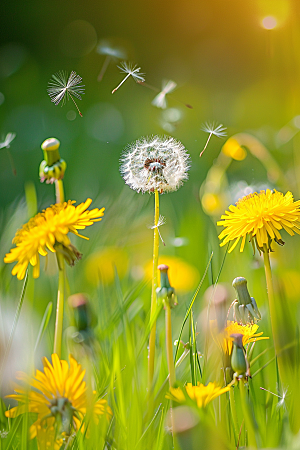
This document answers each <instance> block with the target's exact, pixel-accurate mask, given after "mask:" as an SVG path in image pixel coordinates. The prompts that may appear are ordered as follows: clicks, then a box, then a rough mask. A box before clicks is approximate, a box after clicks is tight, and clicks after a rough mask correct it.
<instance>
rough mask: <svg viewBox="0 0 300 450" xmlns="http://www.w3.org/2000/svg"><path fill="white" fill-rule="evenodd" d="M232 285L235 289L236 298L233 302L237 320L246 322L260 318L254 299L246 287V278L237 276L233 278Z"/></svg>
mask: <svg viewBox="0 0 300 450" xmlns="http://www.w3.org/2000/svg"><path fill="white" fill-rule="evenodd" d="M232 286H233V287H234V289H235V290H236V294H237V300H236V301H235V302H234V303H233V307H234V316H235V319H236V321H237V322H239V323H243V324H246V323H248V322H252V323H253V322H254V320H255V319H256V320H260V319H261V314H260V312H259V310H258V307H257V304H256V301H255V299H254V298H253V297H250V294H249V292H248V288H247V280H246V278H243V277H237V278H235V279H234V280H233V282H232Z"/></svg>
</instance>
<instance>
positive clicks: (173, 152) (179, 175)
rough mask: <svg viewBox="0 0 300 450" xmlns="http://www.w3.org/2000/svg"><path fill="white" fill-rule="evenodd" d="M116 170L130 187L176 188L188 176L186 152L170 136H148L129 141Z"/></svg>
mask: <svg viewBox="0 0 300 450" xmlns="http://www.w3.org/2000/svg"><path fill="white" fill-rule="evenodd" d="M121 162H122V165H121V168H120V171H121V173H122V176H123V178H124V180H125V183H126V184H128V185H129V186H130V187H131V189H134V190H135V191H137V192H140V191H142V192H143V193H144V192H155V191H156V190H157V191H158V192H159V193H161V194H162V193H164V192H172V191H176V190H177V189H178V188H179V187H180V186H181V185H182V183H183V181H184V180H186V179H187V178H188V170H189V167H190V166H189V155H188V153H187V151H186V150H185V148H184V146H183V145H182V144H181V142H179V141H176V140H175V139H174V138H172V137H170V136H168V137H163V138H161V137H159V136H152V137H150V138H142V139H140V140H138V141H136V142H133V143H132V144H130V145H129V146H128V147H127V148H126V149H125V151H124V154H123V156H122V159H121Z"/></svg>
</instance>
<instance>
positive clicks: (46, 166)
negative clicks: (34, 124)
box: [39, 138, 67, 184]
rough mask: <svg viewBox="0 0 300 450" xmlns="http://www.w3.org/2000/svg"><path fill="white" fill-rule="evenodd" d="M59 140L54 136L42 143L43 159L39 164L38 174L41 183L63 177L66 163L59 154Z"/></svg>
mask: <svg viewBox="0 0 300 450" xmlns="http://www.w3.org/2000/svg"><path fill="white" fill-rule="evenodd" d="M59 146H60V142H59V140H58V139H56V138H49V139H46V140H45V141H44V142H43V143H42V146H41V147H42V150H43V153H44V160H43V161H42V162H41V164H40V168H39V176H40V180H41V183H43V182H44V181H46V183H51V184H52V183H54V182H55V181H56V180H61V179H62V178H63V177H64V174H65V171H66V167H67V164H66V162H65V161H64V160H63V159H61V157H60V154H59V150H58V149H59Z"/></svg>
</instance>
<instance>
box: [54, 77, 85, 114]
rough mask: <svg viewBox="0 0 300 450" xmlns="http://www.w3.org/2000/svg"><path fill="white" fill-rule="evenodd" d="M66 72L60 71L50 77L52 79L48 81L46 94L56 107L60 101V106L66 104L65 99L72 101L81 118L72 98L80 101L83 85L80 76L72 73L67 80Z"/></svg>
mask: <svg viewBox="0 0 300 450" xmlns="http://www.w3.org/2000/svg"><path fill="white" fill-rule="evenodd" d="M67 77H68V75H67V72H64V71H61V72H57V73H55V74H54V75H52V79H51V80H50V81H49V84H48V89H47V92H48V94H49V96H50V98H51V102H53V103H54V104H55V105H58V104H59V103H60V102H61V100H62V106H63V105H64V104H65V103H66V99H68V100H69V98H71V100H72V101H73V103H74V105H75V106H76V108H77V111H78V113H79V115H80V116H81V117H82V114H81V112H80V111H79V108H78V106H77V103H76V102H75V100H74V98H73V96H75V97H77V98H78V99H79V100H81V94H84V85H82V84H80V83H81V80H82V78H81V76H80V75H77V74H76V72H74V71H72V72H71V73H70V76H69V78H67Z"/></svg>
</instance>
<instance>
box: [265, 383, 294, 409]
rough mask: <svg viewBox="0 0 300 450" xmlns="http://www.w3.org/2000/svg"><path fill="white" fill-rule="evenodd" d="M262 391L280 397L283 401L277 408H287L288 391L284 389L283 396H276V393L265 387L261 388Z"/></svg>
mask: <svg viewBox="0 0 300 450" xmlns="http://www.w3.org/2000/svg"><path fill="white" fill-rule="evenodd" d="M260 389H261V390H262V391H266V392H269V394H272V395H275V397H278V398H280V399H281V400H280V401H279V402H278V403H277V408H281V406H285V399H286V396H287V392H288V390H287V389H284V390H283V391H282V395H278V394H274V392H271V391H269V390H268V389H265V388H263V387H260Z"/></svg>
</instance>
